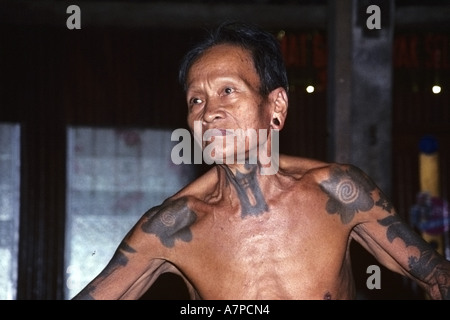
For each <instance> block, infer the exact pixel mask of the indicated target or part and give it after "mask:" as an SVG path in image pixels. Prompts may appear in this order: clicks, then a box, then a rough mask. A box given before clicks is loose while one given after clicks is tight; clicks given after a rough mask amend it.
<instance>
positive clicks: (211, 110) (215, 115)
mask: <svg viewBox="0 0 450 320" xmlns="http://www.w3.org/2000/svg"><path fill="white" fill-rule="evenodd" d="M224 116H225V114H224V111H223V108H222V106H221V105H220V103H219V102H218V101H215V100H209V101H208V102H207V103H206V105H205V113H204V114H203V121H205V122H214V121H216V120H219V119H223V118H224Z"/></svg>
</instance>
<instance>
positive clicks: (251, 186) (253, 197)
mask: <svg viewBox="0 0 450 320" xmlns="http://www.w3.org/2000/svg"><path fill="white" fill-rule="evenodd" d="M220 168H222V169H223V170H224V172H225V179H226V180H227V181H228V182H230V184H231V186H232V187H233V188H234V189H235V190H236V193H237V195H238V197H239V201H240V204H241V216H242V218H245V217H247V216H249V215H253V216H256V215H260V214H263V213H264V212H267V211H268V210H269V207H268V205H267V203H266V200H265V197H264V194H263V192H262V190H261V186H260V181H259V179H258V178H259V176H260V169H261V168H260V166H259V165H257V164H245V165H242V166H240V167H232V168H230V167H228V166H226V165H221V166H220Z"/></svg>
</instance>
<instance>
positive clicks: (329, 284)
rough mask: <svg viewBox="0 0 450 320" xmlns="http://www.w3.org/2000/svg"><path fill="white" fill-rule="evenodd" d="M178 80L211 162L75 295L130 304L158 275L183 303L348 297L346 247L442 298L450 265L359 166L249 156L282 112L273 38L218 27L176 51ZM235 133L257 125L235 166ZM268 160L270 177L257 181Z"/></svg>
mask: <svg viewBox="0 0 450 320" xmlns="http://www.w3.org/2000/svg"><path fill="white" fill-rule="evenodd" d="M180 81H181V82H182V84H183V86H184V88H185V90H186V98H187V105H188V119H187V120H188V125H189V127H190V128H191V129H193V127H194V124H195V123H196V122H197V123H201V126H202V129H203V132H206V131H207V130H211V129H216V130H215V131H213V132H216V134H215V135H213V137H212V138H211V139H210V140H209V139H202V147H203V148H206V147H207V146H208V145H210V144H211V143H215V144H216V147H217V148H216V149H215V151H216V152H212V153H211V156H212V157H213V158H215V161H216V164H215V165H214V166H212V167H211V168H210V169H209V171H207V172H206V173H205V174H204V175H202V176H201V177H199V178H198V179H196V180H195V181H193V182H192V183H191V184H189V185H187V186H186V187H185V188H183V189H182V190H180V191H179V192H178V193H176V194H175V195H173V196H172V197H170V198H168V199H167V200H165V201H164V202H163V203H162V204H161V205H159V206H156V207H154V208H151V209H150V210H149V211H148V212H146V213H145V214H144V215H143V216H142V218H141V219H140V220H139V221H138V222H137V224H136V225H135V226H134V227H133V228H132V230H130V232H129V233H128V234H127V235H126V237H125V238H124V239H123V241H122V243H121V244H120V246H119V247H118V249H117V251H116V252H115V254H114V256H113V257H112V259H111V261H110V262H109V264H108V265H107V266H106V267H105V269H104V270H103V271H102V272H101V273H100V274H99V275H98V276H97V277H96V278H95V279H93V280H92V281H91V282H90V283H89V284H88V285H87V286H86V287H85V288H84V289H83V290H82V291H81V292H80V293H79V294H78V295H76V296H75V297H74V299H138V298H140V297H141V296H142V295H143V294H144V293H145V292H146V291H147V290H148V288H149V287H150V286H151V285H152V283H153V282H154V281H155V280H156V279H157V277H158V276H159V275H160V274H162V273H164V272H173V273H176V274H179V275H180V276H181V277H182V278H183V279H184V280H185V282H186V284H187V286H188V290H189V292H190V294H191V297H192V298H193V299H194V298H198V299H216V300H222V299H223V300H228V299H233V300H234V299H236V300H237V299H297V300H298V299H354V298H356V292H355V291H356V290H355V285H354V278H353V275H352V269H351V260H350V243H351V241H357V242H358V243H360V244H361V245H362V246H363V247H364V248H365V249H366V250H368V251H369V252H370V253H371V254H372V255H374V256H375V257H376V258H377V259H378V261H379V262H380V264H382V265H384V266H386V267H387V268H389V269H390V270H392V271H394V272H397V273H399V274H401V275H403V276H406V277H408V278H410V279H413V280H414V281H416V282H417V283H418V285H419V286H420V287H421V288H423V289H424V290H425V292H426V293H427V294H428V295H429V296H430V297H431V298H433V299H450V290H449V287H450V262H449V261H447V260H445V258H444V257H442V256H441V255H439V254H438V253H436V252H435V251H434V250H433V249H432V247H430V246H429V245H428V244H427V243H426V242H425V241H424V240H422V238H421V237H419V236H418V235H417V234H416V233H415V232H414V231H412V230H411V229H410V228H409V227H408V225H407V224H405V223H404V222H403V221H402V219H401V218H400V217H399V216H398V215H397V213H396V212H395V210H394V208H393V206H392V204H391V203H390V202H389V201H388V200H387V198H386V196H385V195H384V194H383V193H382V191H381V190H379V189H378V187H377V186H376V185H375V184H374V183H373V182H372V181H371V180H370V179H369V178H368V177H367V176H366V175H365V174H364V173H363V172H362V171H360V170H359V169H358V168H356V167H354V166H352V165H345V164H330V163H324V162H321V161H316V160H311V159H305V158H297V157H291V156H287V155H279V157H275V156H274V155H275V154H274V153H275V152H273V154H272V157H271V161H272V162H274V161H276V163H275V166H274V163H271V164H265V165H263V164H261V162H258V163H251V162H250V161H249V156H248V155H249V154H250V152H251V151H252V150H255V148H261V147H262V146H263V145H264V147H265V148H267V150H268V152H269V154H270V152H271V151H273V150H272V149H271V145H272V134H271V133H272V132H274V130H281V129H282V128H283V124H284V123H285V120H286V115H287V110H288V94H287V89H288V84H287V77H286V72H285V69H284V65H283V61H282V57H281V53H280V51H279V48H278V42H277V40H276V39H275V38H273V37H272V35H270V34H268V33H265V32H263V31H261V30H258V29H254V28H253V27H249V26H245V25H240V24H236V25H235V24H228V25H227V24H225V25H223V26H222V27H220V28H219V29H218V30H216V32H215V33H212V34H211V37H210V38H209V39H208V40H206V42H204V43H203V44H201V45H200V46H198V47H196V48H194V49H193V50H192V51H190V52H189V53H188V54H187V55H186V58H185V60H184V62H183V64H182V67H181V70H180ZM198 121H200V122H198ZM227 129H228V131H227ZM237 129H243V130H246V129H267V130H266V131H262V132H267V136H264V137H262V136H260V137H259V139H257V141H254V139H253V141H251V140H250V139H247V140H246V144H245V146H246V149H245V152H244V153H245V155H246V156H247V161H246V162H245V163H242V162H239V161H237V159H236V157H233V156H235V155H236V154H237V153H238V152H239V150H237V148H236V144H229V143H225V140H226V138H227V132H229V131H230V130H237ZM266 138H267V139H266ZM218 142H220V143H218ZM220 146H222V147H223V148H222V149H221V147H220ZM219 149H221V150H219ZM227 155H228V156H230V155H231V157H228V158H227V157H226V156H227ZM231 159H232V160H231ZM219 160H223V163H220V161H219ZM269 165H272V167H276V168H277V170H275V172H269V174H262V170H263V169H264V168H267V166H269Z"/></svg>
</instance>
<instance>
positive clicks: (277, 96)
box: [269, 87, 289, 130]
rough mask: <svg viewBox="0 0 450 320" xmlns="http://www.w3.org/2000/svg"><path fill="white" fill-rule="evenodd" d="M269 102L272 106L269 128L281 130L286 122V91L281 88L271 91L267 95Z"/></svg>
mask: <svg viewBox="0 0 450 320" xmlns="http://www.w3.org/2000/svg"><path fill="white" fill-rule="evenodd" d="M269 101H270V103H271V106H272V119H271V122H270V128H271V129H276V130H281V129H282V128H283V126H284V123H285V121H286V117H287V111H288V104H289V103H288V95H287V92H286V90H285V89H284V88H282V87H279V88H277V89H275V90H273V91H272V92H270V93H269Z"/></svg>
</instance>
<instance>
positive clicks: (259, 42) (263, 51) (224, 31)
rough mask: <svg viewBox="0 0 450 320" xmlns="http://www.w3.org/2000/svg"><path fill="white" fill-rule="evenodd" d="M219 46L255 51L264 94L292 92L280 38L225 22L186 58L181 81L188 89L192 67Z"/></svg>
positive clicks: (188, 53)
mask: <svg viewBox="0 0 450 320" xmlns="http://www.w3.org/2000/svg"><path fill="white" fill-rule="evenodd" d="M219 44H232V45H236V46H240V47H242V48H244V49H247V50H249V51H250V52H251V55H252V58H253V64H254V66H255V68H256V72H257V73H258V76H259V79H260V82H261V88H260V93H261V94H262V95H263V96H267V95H268V94H269V93H270V92H271V91H272V90H274V89H276V88H279V87H283V88H284V89H285V90H286V91H288V80H287V74H286V67H285V64H284V61H283V55H282V53H281V49H280V43H279V41H278V40H277V38H276V37H275V36H274V35H273V34H271V33H270V32H267V31H265V30H263V29H261V28H260V27H258V26H256V25H251V24H246V23H242V22H224V23H222V24H221V25H219V26H218V27H217V28H216V29H214V30H212V31H211V32H210V33H209V36H208V37H206V39H204V40H203V41H202V42H200V43H199V44H198V45H197V46H195V47H194V48H192V49H191V50H190V51H188V52H187V53H186V55H185V56H184V58H183V60H182V62H181V66H180V69H179V74H178V80H179V82H180V84H181V85H182V86H183V89H184V90H186V80H187V79H186V77H187V74H188V72H189V69H190V68H191V66H192V64H193V63H194V62H195V61H196V60H197V59H198V58H199V57H200V56H201V55H202V54H203V52H205V51H206V50H207V49H209V48H211V47H213V46H215V45H219Z"/></svg>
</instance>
